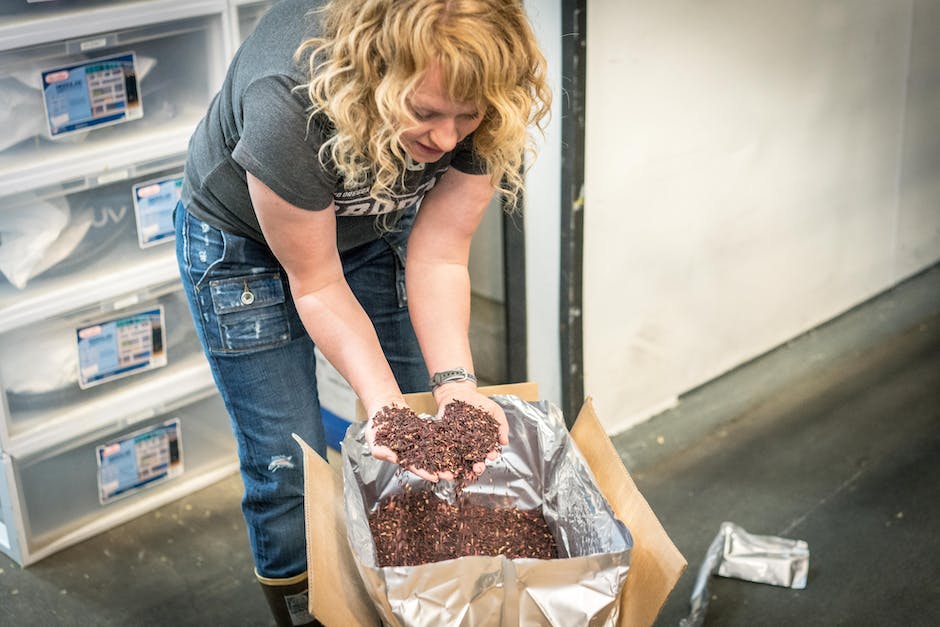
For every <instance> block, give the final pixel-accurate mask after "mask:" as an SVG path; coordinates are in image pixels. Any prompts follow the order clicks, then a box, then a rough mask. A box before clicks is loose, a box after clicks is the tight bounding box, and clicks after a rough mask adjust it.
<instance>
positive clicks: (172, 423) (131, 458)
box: [96, 418, 183, 505]
mask: <svg viewBox="0 0 940 627" xmlns="http://www.w3.org/2000/svg"><path fill="white" fill-rule="evenodd" d="M96 455H97V457H98V500H99V502H100V503H101V504H102V505H106V504H108V503H110V502H111V501H114V500H115V499H119V498H121V497H125V496H128V495H130V494H133V493H135V492H138V491H140V490H142V489H144V488H147V487H150V486H153V485H155V484H157V483H160V482H162V481H166V480H167V479H172V478H173V477H176V476H178V475H180V474H182V472H183V439H182V434H181V433H180V421H179V418H174V419H173V420H169V421H167V422H164V423H163V424H161V425H158V426H155V427H148V428H146V429H141V430H140V431H135V432H134V433H131V434H129V435H127V436H124V437H123V438H121V439H119V440H112V441H111V442H107V443H105V444H102V445H100V446H98V447H96Z"/></svg>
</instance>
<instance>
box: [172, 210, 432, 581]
mask: <svg viewBox="0 0 940 627" xmlns="http://www.w3.org/2000/svg"><path fill="white" fill-rule="evenodd" d="M174 219H175V225H176V256H177V260H178V262H179V267H180V274H181V276H182V280H183V287H184V289H185V291H186V296H187V299H188V301H189V307H190V311H191V313H192V316H193V320H194V322H195V324H196V331H197V333H198V335H199V339H200V341H201V342H202V347H203V350H204V352H205V354H206V357H207V358H208V360H209V364H210V366H211V368H212V374H213V376H214V378H215V382H216V385H217V386H218V388H219V392H220V393H221V395H222V399H223V401H224V402H225V406H226V408H227V409H228V412H229V415H230V417H231V419H232V427H233V430H234V432H235V438H236V440H237V443H238V455H239V459H240V465H241V475H242V481H243V482H244V485H245V494H244V497H243V499H242V511H243V513H244V516H245V522H246V523H247V527H248V536H249V541H250V543H251V549H252V552H253V555H254V559H255V567H256V568H257V571H258V574H260V575H261V576H263V577H269V578H284V577H293V576H295V575H299V574H300V573H302V572H304V571H305V570H306V567H307V566H306V563H307V560H306V542H305V536H304V511H303V493H304V484H303V468H302V466H303V464H302V462H301V454H300V448H299V447H298V445H297V443H296V442H295V441H294V440H293V438H292V437H291V433H297V434H298V435H300V436H301V437H302V438H303V439H304V440H305V441H306V442H307V443H308V444H309V445H310V446H311V447H312V448H313V449H314V450H316V451H317V452H318V453H319V454H320V455H322V456H325V455H326V442H325V436H324V432H323V424H322V422H321V419H320V403H319V400H318V398H317V378H316V359H315V357H314V344H313V341H312V340H311V339H310V336H309V335H307V332H306V331H305V329H304V327H303V324H302V323H301V321H300V318H299V317H298V315H297V311H296V309H295V308H294V303H293V300H292V299H291V296H290V289H289V287H288V284H287V275H286V273H285V272H284V269H283V268H282V267H281V266H280V264H279V263H278V262H277V259H275V257H274V255H273V254H272V253H271V251H270V250H269V249H268V248H267V247H266V246H264V245H262V244H259V243H258V242H256V241H254V240H251V239H247V238H244V237H239V236H237V235H232V234H231V233H227V232H223V231H220V230H218V229H216V228H214V227H212V226H209V225H208V224H206V223H204V222H203V221H201V220H199V219H198V218H196V217H194V216H193V215H192V214H190V213H189V212H187V211H186V210H185V209H184V208H183V207H182V205H177V207H176V215H175V218H174ZM412 221H413V213H412V215H411V216H409V218H408V219H407V220H406V221H405V222H404V224H405V225H406V227H405V228H404V229H403V230H401V231H396V232H394V233H388V234H386V235H385V236H384V237H382V238H380V239H378V240H376V241H374V242H371V243H368V244H363V245H362V246H359V247H357V248H354V249H352V250H350V251H347V252H345V253H343V254H342V255H341V256H342V261H343V271H344V274H345V276H346V280H347V282H348V283H349V286H350V287H351V288H352V291H353V293H354V294H355V295H356V297H357V298H358V299H359V302H360V303H361V304H362V307H363V309H364V310H365V311H366V313H367V314H368V316H369V318H370V319H371V320H372V322H373V324H374V325H375V329H376V332H377V333H378V337H379V341H380V343H381V345H382V349H383V350H384V352H385V355H386V357H387V359H388V362H389V364H390V365H391V367H392V371H393V372H394V374H395V377H396V379H397V381H398V385H399V387H400V388H401V390H402V392H405V393H407V392H418V391H425V390H427V388H428V372H427V368H426V367H425V365H424V360H423V358H422V357H421V352H420V350H419V348H418V342H417V339H416V338H415V334H414V329H413V328H412V326H411V319H410V317H409V315H408V308H407V302H406V300H405V290H404V276H405V272H404V260H405V244H406V241H407V236H408V233H409V232H410V225H411V222H412ZM248 292H250V295H248ZM314 489H315V488H314Z"/></svg>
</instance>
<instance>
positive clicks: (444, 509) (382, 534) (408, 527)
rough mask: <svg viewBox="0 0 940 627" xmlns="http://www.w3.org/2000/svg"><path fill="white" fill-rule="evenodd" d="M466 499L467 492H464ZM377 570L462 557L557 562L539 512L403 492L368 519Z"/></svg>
mask: <svg viewBox="0 0 940 627" xmlns="http://www.w3.org/2000/svg"><path fill="white" fill-rule="evenodd" d="M465 494H466V493H465ZM369 528H370V529H371V530H372V538H373V540H374V541H375V551H376V558H377V560H378V565H379V566H380V567H384V566H417V565H419V564H427V563H431V562H439V561H442V560H448V559H454V558H457V557H463V556H466V555H486V556H496V555H504V556H506V557H507V558H509V559H517V558H535V559H554V558H556V557H558V549H557V545H556V544H555V538H554V536H552V533H551V530H549V528H548V523H546V522H545V518H544V517H543V516H542V513H541V511H537V510H523V509H518V508H515V507H499V508H488V507H484V506H482V505H475V504H472V503H470V502H468V501H467V499H466V497H465V496H460V497H458V498H457V500H456V502H455V503H454V504H449V503H447V502H446V501H443V500H441V499H439V498H437V496H435V495H434V493H433V492H430V491H428V490H415V489H406V490H405V491H404V492H402V493H401V494H397V495H394V496H392V497H389V498H388V499H385V500H384V501H383V502H382V503H381V504H380V506H379V508H378V509H376V510H375V511H374V512H372V513H371V514H370V515H369Z"/></svg>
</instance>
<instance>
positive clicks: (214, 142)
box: [182, 0, 483, 251]
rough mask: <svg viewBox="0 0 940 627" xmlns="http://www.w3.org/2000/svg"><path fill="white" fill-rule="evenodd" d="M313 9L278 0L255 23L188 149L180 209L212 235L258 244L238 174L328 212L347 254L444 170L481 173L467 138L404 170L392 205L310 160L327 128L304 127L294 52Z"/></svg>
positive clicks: (305, 0) (301, 74) (315, 4)
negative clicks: (208, 226) (249, 175)
mask: <svg viewBox="0 0 940 627" xmlns="http://www.w3.org/2000/svg"><path fill="white" fill-rule="evenodd" d="M322 4H323V3H322V2H321V1H319V0H314V1H311V0H282V1H281V2H279V3H277V4H275V5H274V7H273V8H272V9H271V10H270V12H269V13H268V14H267V15H266V16H265V17H264V18H262V20H261V21H260V22H259V23H258V26H257V27H256V29H255V31H254V32H253V33H252V34H251V35H250V36H249V37H248V38H247V39H246V40H245V42H244V43H243V44H242V46H241V48H239V50H238V52H237V53H236V55H235V58H234V59H233V60H232V63H231V65H230V66H229V69H228V73H227V74H226V77H225V81H224V83H223V85H222V88H221V90H220V91H219V93H218V94H217V95H216V96H215V98H214V99H213V100H212V103H211V104H210V105H209V110H208V112H207V113H206V116H205V117H204V118H203V119H202V121H201V122H200V123H199V125H198V126H197V127H196V130H195V132H194V133H193V136H192V138H191V139H190V142H189V154H188V155H187V160H186V170H185V177H184V182H183V189H182V202H183V205H184V206H185V207H186V209H187V210H188V211H189V212H190V213H192V214H193V215H195V216H196V217H197V218H199V219H201V220H203V221H204V222H207V223H208V224H211V225H212V226H214V227H216V228H218V229H221V230H224V231H228V232H230V233H234V234H236V235H241V236H243V237H249V238H252V239H254V240H257V241H259V242H262V243H263V242H264V236H263V234H262V233H261V227H260V226H259V224H258V218H257V216H256V215H255V211H254V208H253V207H252V205H251V198H250V197H249V194H248V185H247V182H246V177H245V172H246V171H248V172H251V173H252V175H254V176H255V177H256V178H258V179H259V180H260V181H262V182H263V183H264V184H265V185H267V186H268V187H270V188H271V189H272V190H273V191H274V192H275V193H276V194H278V195H279V196H280V197H281V198H283V199H284V200H286V201H288V202H289V203H291V204H293V205H296V206H297V207H300V208H302V209H308V210H311V211H320V210H323V209H326V208H327V207H329V206H330V203H335V205H336V215H337V221H336V222H337V224H336V229H337V245H338V247H339V249H340V250H341V251H342V250H348V249H350V248H353V247H355V246H358V245H360V244H363V243H366V242H369V241H372V240H375V239H377V238H378V237H379V236H380V235H381V233H382V232H383V231H382V228H380V227H379V226H378V225H377V223H376V216H377V215H379V214H390V215H389V216H388V218H390V219H386V220H384V221H383V222H385V223H386V224H394V223H395V222H396V221H397V219H398V217H399V216H400V214H401V213H402V211H403V210H404V209H406V208H408V207H410V206H412V205H414V204H415V203H416V202H418V201H419V200H420V199H421V198H422V197H423V196H424V194H425V193H426V192H427V191H428V190H429V189H431V188H432V187H433V186H434V184H435V183H436V182H437V180H438V179H440V177H441V175H443V173H444V172H445V171H446V170H447V168H448V167H450V166H453V167H454V168H456V169H458V170H460V171H462V172H468V173H472V174H479V173H482V172H483V170H482V168H481V164H480V163H479V160H477V159H475V158H474V154H473V143H472V135H471V136H470V137H467V138H466V139H464V140H463V141H462V142H460V144H458V145H457V147H456V148H455V149H454V150H453V151H452V152H450V153H448V154H446V155H444V157H442V158H441V159H440V160H439V161H437V162H435V163H428V164H424V167H423V168H420V169H415V170H408V171H406V173H405V177H404V179H405V180H404V184H403V185H402V186H401V187H400V188H396V189H394V190H393V197H392V199H391V200H392V202H391V203H379V202H377V201H375V200H374V199H373V198H371V197H370V196H369V189H370V185H369V184H367V185H365V186H363V187H359V188H354V189H346V186H345V184H344V181H343V179H342V177H341V176H340V175H339V174H338V172H337V171H336V169H335V168H334V167H333V166H332V164H331V163H326V164H321V163H320V160H319V156H318V151H319V148H320V146H321V145H322V143H323V142H324V141H325V140H326V139H327V138H328V137H329V136H330V133H331V129H332V125H331V123H330V121H329V120H328V119H327V118H326V117H325V116H323V115H319V116H317V117H316V118H314V119H313V120H310V121H309V122H308V117H309V114H308V110H309V106H310V101H309V99H308V98H307V94H306V91H305V90H304V89H299V90H295V89H294V88H295V87H297V86H298V85H300V84H302V83H304V82H306V74H307V66H306V63H305V62H304V61H303V60H301V61H300V62H298V63H295V61H294V52H295V51H296V49H297V48H298V47H299V45H300V44H301V43H302V42H303V41H304V40H305V39H307V38H309V37H311V36H314V35H315V34H316V33H317V24H316V14H315V13H314V14H311V10H313V9H317V8H319V7H320V6H321V5H322Z"/></svg>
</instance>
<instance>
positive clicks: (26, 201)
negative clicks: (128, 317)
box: [0, 153, 185, 333]
mask: <svg viewBox="0 0 940 627" xmlns="http://www.w3.org/2000/svg"><path fill="white" fill-rule="evenodd" d="M184 162H185V154H184V153H180V154H177V155H174V156H171V157H167V158H162V159H158V160H155V161H153V162H149V163H143V164H135V165H134V166H131V167H129V168H127V169H125V170H122V171H118V172H113V171H111V172H102V173H98V174H95V175H91V176H87V177H81V178H79V179H75V180H72V181H68V182H66V183H64V184H56V185H52V186H49V187H46V188H43V189H40V190H36V191H34V192H23V193H20V194H16V195H13V196H6V197H0V236H2V237H3V246H4V248H2V249H0V333H2V332H4V331H6V330H9V329H10V328H12V327H15V326H18V325H19V324H25V323H29V322H32V321H34V320H36V318H42V317H47V316H50V315H55V314H57V313H61V311H62V308H63V307H65V306H68V307H71V308H75V307H79V306H83V305H88V304H91V303H93V302H96V301H98V300H101V299H103V298H108V297H113V296H115V295H116V294H119V293H122V292H126V291H127V290H128V289H133V287H135V286H139V285H141V284H147V283H153V282H163V281H167V280H169V279H172V278H174V277H175V276H176V275H177V272H178V271H177V269H176V260H175V252H174V247H173V235H172V232H170V233H169V234H167V235H165V236H163V237H158V233H159V234H163V233H164V231H165V230H167V229H168V227H169V226H171V225H160V226H159V227H156V225H151V226H147V223H146V221H145V223H144V227H143V229H142V230H143V234H142V235H143V236H142V237H139V236H138V223H137V219H136V216H135V209H134V195H135V194H134V189H135V186H140V190H141V191H142V193H143V194H146V193H147V192H148V190H154V189H156V190H157V191H158V192H159V194H158V195H161V198H162V199H163V204H164V205H166V206H172V205H173V198H175V197H178V185H177V180H176V179H177V177H181V176H182V171H183V164H184ZM115 180H116V181H117V182H111V181H115ZM151 181H154V182H157V181H162V182H163V183H162V185H157V184H156V183H155V184H154V185H147V183H149V182H151ZM173 192H175V193H173ZM171 195H172V197H171ZM152 197H156V196H152ZM165 217H166V218H168V217H169V216H168V215H167V216H165ZM155 227H156V228H155ZM141 240H142V241H141Z"/></svg>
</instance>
